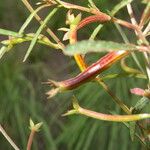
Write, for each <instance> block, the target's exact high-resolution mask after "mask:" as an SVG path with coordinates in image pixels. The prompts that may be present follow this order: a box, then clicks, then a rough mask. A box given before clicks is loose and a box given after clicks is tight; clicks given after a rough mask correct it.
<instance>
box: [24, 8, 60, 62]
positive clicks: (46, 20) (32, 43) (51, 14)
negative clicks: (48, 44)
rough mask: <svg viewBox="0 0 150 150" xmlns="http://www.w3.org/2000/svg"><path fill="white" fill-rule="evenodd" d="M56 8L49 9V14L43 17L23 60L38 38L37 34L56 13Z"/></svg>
mask: <svg viewBox="0 0 150 150" xmlns="http://www.w3.org/2000/svg"><path fill="white" fill-rule="evenodd" d="M57 10H58V8H55V9H53V11H51V12H50V13H49V15H48V16H47V17H46V18H45V20H44V21H43V24H42V25H41V26H40V27H39V29H38V30H37V32H36V34H35V37H34V38H33V39H32V41H31V44H30V46H29V48H28V50H27V53H26V55H25V57H24V60H23V62H25V61H26V59H27V58H28V56H29V54H30V53H31V51H32V49H33V47H34V45H35V44H36V42H37V40H38V36H39V35H40V33H41V32H42V30H43V29H44V28H45V26H46V24H47V23H48V21H49V20H50V19H51V17H52V16H53V15H54V14H55V13H56V11H57Z"/></svg>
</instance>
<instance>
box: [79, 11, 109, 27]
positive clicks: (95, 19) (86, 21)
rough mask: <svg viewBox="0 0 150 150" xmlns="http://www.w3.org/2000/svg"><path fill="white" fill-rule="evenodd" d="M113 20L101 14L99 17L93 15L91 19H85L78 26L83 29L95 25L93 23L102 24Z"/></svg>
mask: <svg viewBox="0 0 150 150" xmlns="http://www.w3.org/2000/svg"><path fill="white" fill-rule="evenodd" d="M110 20H111V17H110V16H108V15H107V14H104V13H102V14H99V15H92V16H89V17H86V18H84V19H83V20H82V21H81V22H80V23H79V25H78V29H81V28H83V27H84V26H86V25H88V24H90V23H93V22H100V23H104V22H108V21H110Z"/></svg>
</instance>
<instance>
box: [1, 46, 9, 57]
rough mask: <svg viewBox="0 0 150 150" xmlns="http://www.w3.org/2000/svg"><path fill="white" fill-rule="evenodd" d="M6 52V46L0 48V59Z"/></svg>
mask: <svg viewBox="0 0 150 150" xmlns="http://www.w3.org/2000/svg"><path fill="white" fill-rule="evenodd" d="M7 51H8V47H7V46H2V47H1V48H0V59H1V58H2V57H3V55H4V54H5V53H6V52H7Z"/></svg>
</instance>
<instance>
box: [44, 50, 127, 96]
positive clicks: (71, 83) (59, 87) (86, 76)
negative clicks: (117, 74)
mask: <svg viewBox="0 0 150 150" xmlns="http://www.w3.org/2000/svg"><path fill="white" fill-rule="evenodd" d="M128 53H129V52H127V51H124V50H121V51H113V52H110V53H108V54H107V55H105V56H104V57H102V58H100V59H99V60H98V61H97V62H96V63H93V64H92V65H91V66H89V67H88V68H87V69H86V70H85V71H83V72H82V73H80V74H79V75H77V76H76V77H74V78H71V79H68V80H64V81H61V82H55V81H51V80H49V82H48V84H51V85H53V87H54V88H55V89H53V90H50V91H49V92H48V93H47V94H48V95H49V97H52V96H54V95H55V94H57V92H61V91H64V90H72V89H74V88H76V87H78V86H80V85H81V84H84V83H86V82H88V81H90V80H92V79H94V78H95V77H96V76H97V75H98V74H99V73H101V72H102V71H104V70H106V69H107V68H109V67H110V66H111V65H113V64H114V63H115V62H116V61H117V60H119V59H121V58H123V57H125V56H126V55H127V54H128Z"/></svg>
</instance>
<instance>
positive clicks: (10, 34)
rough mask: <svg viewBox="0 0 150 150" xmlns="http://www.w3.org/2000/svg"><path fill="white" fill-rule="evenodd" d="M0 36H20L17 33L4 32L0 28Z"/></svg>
mask: <svg viewBox="0 0 150 150" xmlns="http://www.w3.org/2000/svg"><path fill="white" fill-rule="evenodd" d="M0 34H1V35H7V36H13V37H21V36H22V35H21V34H19V33H17V32H14V31H10V30H5V29H1V28H0Z"/></svg>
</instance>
